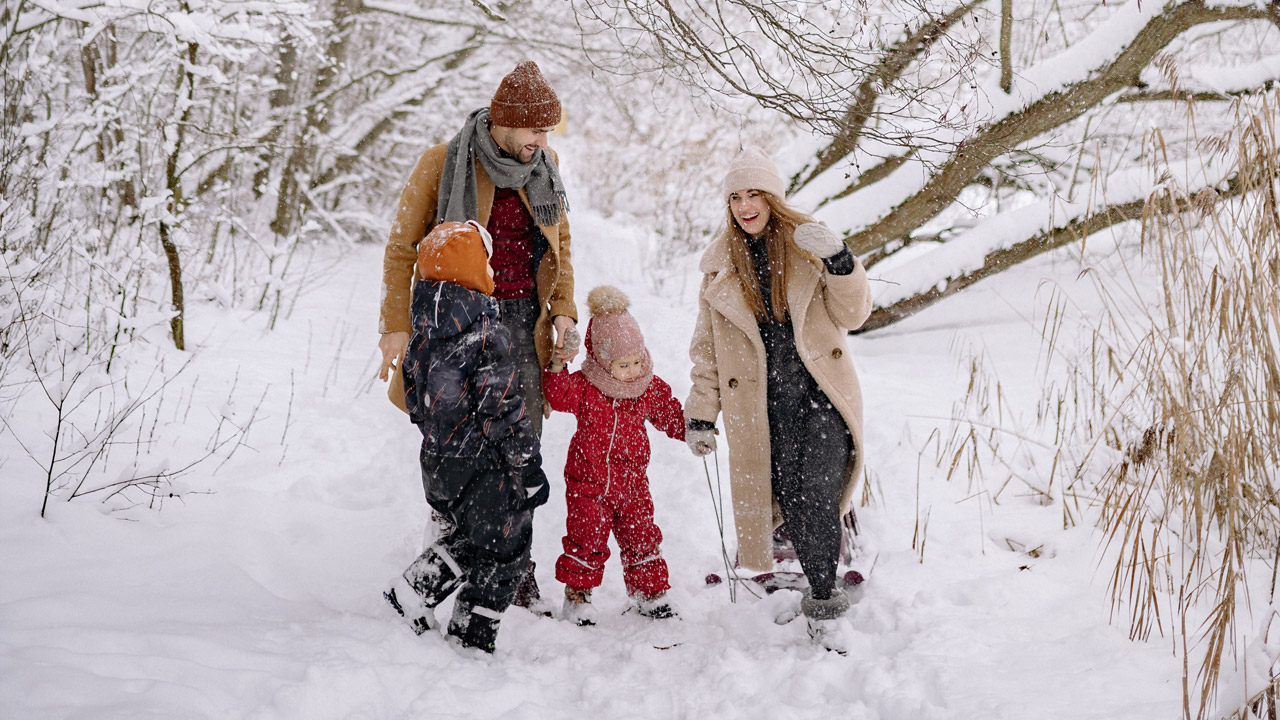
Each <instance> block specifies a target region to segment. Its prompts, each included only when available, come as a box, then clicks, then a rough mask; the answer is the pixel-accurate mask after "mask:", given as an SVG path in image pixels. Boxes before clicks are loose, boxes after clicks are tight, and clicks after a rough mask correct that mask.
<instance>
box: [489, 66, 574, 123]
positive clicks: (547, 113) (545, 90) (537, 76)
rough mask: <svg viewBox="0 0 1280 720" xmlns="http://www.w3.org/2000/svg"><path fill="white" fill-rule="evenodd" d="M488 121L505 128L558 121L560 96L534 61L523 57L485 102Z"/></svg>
mask: <svg viewBox="0 0 1280 720" xmlns="http://www.w3.org/2000/svg"><path fill="white" fill-rule="evenodd" d="M489 121H490V122H492V123H493V124H494V125H499V126H501V127H509V128H549V127H554V126H555V125H558V124H559V123H560V98H558V97H556V91H555V90H552V89H551V85H549V84H548V83H547V79H546V78H544V77H543V76H542V71H541V70H539V69H538V65H537V63H535V62H533V61H532V60H525V61H524V62H522V63H520V64H519V65H516V69H515V70H512V71H511V72H510V73H508V74H507V76H506V77H504V78H502V83H501V84H499V85H498V91H497V92H495V93H494V94H493V100H492V101H491V102H490V103H489Z"/></svg>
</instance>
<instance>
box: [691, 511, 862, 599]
mask: <svg viewBox="0 0 1280 720" xmlns="http://www.w3.org/2000/svg"><path fill="white" fill-rule="evenodd" d="M840 529H841V534H840V565H841V566H845V567H846V569H845V570H844V571H842V572H840V571H837V575H836V587H837V588H840V589H842V590H847V589H850V588H855V587H857V586H859V585H861V584H862V583H863V582H866V577H865V576H863V574H862V573H860V572H858V571H857V570H849V569H847V566H848V565H849V563H851V562H852V561H853V555H854V550H855V549H856V548H857V543H856V541H855V540H854V538H855V537H856V536H857V535H858V517H857V515H856V514H855V513H854V511H853V510H852V509H850V510H849V512H847V513H845V515H844V517H842V518H840ZM773 562H774V567H775V569H774V570H770V571H768V572H762V573H755V574H752V575H737V574H736V573H735V575H736V578H735V579H736V580H739V581H742V582H746V583H751V584H752V585H754V586H756V587H758V588H760V589H762V590H764V592H765V594H766V595H772V594H773V593H775V592H777V591H779V590H795V591H798V592H803V591H805V590H807V589H808V588H809V579H808V578H806V577H805V575H804V573H803V572H801V571H799V570H791V569H789V568H791V567H799V560H798V559H797V557H796V551H795V548H794V547H792V545H791V540H790V538H788V537H787V536H786V533H784V532H783V531H782V529H781V528H779V530H778V531H776V532H774V534H773ZM736 567H737V566H736V564H735V569H736ZM705 581H706V584H707V587H712V586H715V585H719V584H721V583H723V582H724V581H725V578H724V577H723V576H721V574H720V573H715V572H712V573H708V574H707V577H706V579H705Z"/></svg>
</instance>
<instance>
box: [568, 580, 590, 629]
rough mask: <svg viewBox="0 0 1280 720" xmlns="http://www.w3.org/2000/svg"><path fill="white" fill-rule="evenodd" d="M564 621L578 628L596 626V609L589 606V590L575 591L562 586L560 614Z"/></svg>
mask: <svg viewBox="0 0 1280 720" xmlns="http://www.w3.org/2000/svg"><path fill="white" fill-rule="evenodd" d="M561 615H562V617H563V618H564V619H565V620H568V621H569V622H571V623H573V624H574V625H577V626H579V627H587V626H589V625H595V624H596V609H595V607H594V606H592V604H591V591H590V590H576V589H574V588H571V587H569V586H568V585H565V586H564V611H563V613H561Z"/></svg>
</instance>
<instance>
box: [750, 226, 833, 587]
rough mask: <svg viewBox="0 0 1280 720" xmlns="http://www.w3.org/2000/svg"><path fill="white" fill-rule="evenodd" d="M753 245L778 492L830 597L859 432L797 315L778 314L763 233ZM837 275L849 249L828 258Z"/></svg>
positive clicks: (789, 531) (812, 579) (801, 553)
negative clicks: (815, 363)
mask: <svg viewBox="0 0 1280 720" xmlns="http://www.w3.org/2000/svg"><path fill="white" fill-rule="evenodd" d="M748 247H749V248H750V250H751V261H752V265H753V266H754V267H755V271H756V278H757V279H758V280H759V282H760V294H761V295H762V296H763V298H764V304H765V315H766V317H767V318H768V319H767V320H766V321H764V322H761V323H759V326H760V338H761V339H762V340H763V341H764V351H765V358H766V372H767V377H768V380H767V398H768V400H767V403H766V404H767V406H768V408H767V409H768V415H769V439H770V446H769V449H770V456H771V457H770V460H771V468H772V473H773V495H774V497H775V498H776V499H777V501H778V507H779V508H780V509H781V510H782V520H783V526H782V530H783V531H784V532H785V533H786V535H787V536H788V537H789V538H790V539H791V543H792V545H793V546H794V547H795V550H796V556H797V557H798V559H799V560H800V566H801V568H803V569H804V573H805V575H806V576H807V577H808V579H809V585H810V587H812V588H813V596H814V597H815V598H819V599H825V598H827V597H830V596H831V592H832V590H833V589H834V588H835V582H836V566H837V564H838V563H839V561H840V490H841V488H842V487H843V485H844V475H845V468H846V466H847V465H848V462H849V454H850V453H851V452H852V451H853V438H852V437H850V435H849V429H848V427H847V426H846V425H845V422H844V419H843V418H842V417H841V416H840V413H839V412H838V411H837V410H836V409H835V407H834V406H833V405H832V404H831V401H830V400H829V399H828V398H827V396H826V394H825V393H824V392H822V389H821V388H819V387H818V382H817V381H816V380H814V379H813V376H812V375H810V374H809V371H808V370H806V369H805V366H804V362H803V361H801V359H800V354H799V352H797V350H796V339H795V330H794V328H793V327H792V326H791V320H790V319H787V320H785V321H783V322H778V321H776V320H774V319H773V307H772V304H771V301H770V298H771V297H772V294H771V280H772V278H771V276H770V273H769V255H768V251H767V250H766V248H765V242H764V238H758V239H756V238H753V239H752V240H751V241H750V242H749V243H748ZM823 262H824V264H825V265H826V266H827V272H829V273H831V274H832V275H848V274H849V273H851V272H853V268H854V259H853V255H852V254H851V253H850V252H849V250H848V249H845V250H842V251H841V252H840V253H838V254H836V255H835V256H833V257H831V258H827V259H826V260H824V261H823Z"/></svg>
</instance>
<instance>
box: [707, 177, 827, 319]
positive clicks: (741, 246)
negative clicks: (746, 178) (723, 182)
mask: <svg viewBox="0 0 1280 720" xmlns="http://www.w3.org/2000/svg"><path fill="white" fill-rule="evenodd" d="M759 193H760V195H761V197H763V198H764V199H765V202H767V203H768V204H769V222H768V224H766V225H765V228H764V233H765V248H766V250H767V251H768V255H769V275H770V278H769V305H770V306H771V307H772V309H773V319H774V320H776V321H777V322H786V320H787V318H788V317H790V315H791V308H790V306H789V305H788V304H787V283H788V280H789V277H788V275H789V273H788V272H787V267H788V262H789V260H790V257H791V253H793V252H802V251H801V250H800V249H799V248H797V247H796V246H795V243H793V242H791V237H792V234H793V233H794V232H795V229H796V227H798V226H800V225H803V224H805V223H810V222H813V218H811V217H809V216H808V215H806V214H804V213H802V212H800V211H799V210H796V209H795V208H793V207H791V206H790V205H787V204H786V203H785V202H783V201H782V200H779V199H778V198H776V197H774V196H773V195H772V194H770V193H767V192H765V191H763V190H760V191H759ZM725 211H726V212H727V213H728V222H727V225H726V226H725V230H724V233H723V235H724V237H725V239H726V240H727V241H728V244H729V261H730V262H731V263H733V269H734V270H735V271H736V272H737V273H738V279H739V280H740V281H741V282H742V294H743V295H744V296H745V297H746V299H747V305H748V306H749V307H750V308H751V310H752V312H754V313H755V316H756V321H757V322H764V321H766V320H768V319H769V318H768V316H767V315H766V314H765V303H764V296H763V295H761V293H760V280H759V279H758V278H757V276H756V271H755V263H754V262H753V261H752V259H751V249H750V248H748V247H747V242H748V240H749V238H748V237H747V233H746V232H744V231H743V229H742V227H741V226H739V225H738V221H737V220H735V219H734V217H733V208H731V207H729V203H728V202H727V201H726V202H725Z"/></svg>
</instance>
